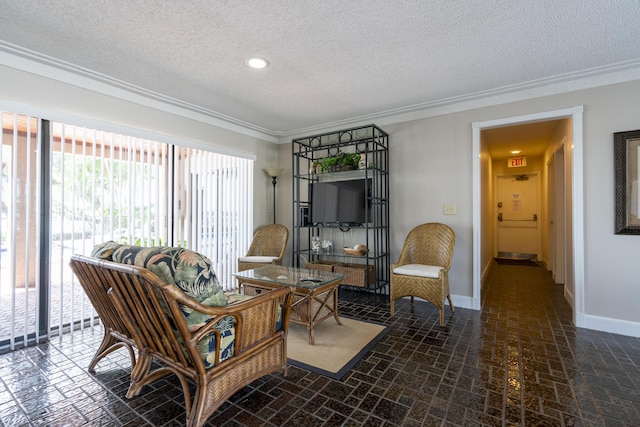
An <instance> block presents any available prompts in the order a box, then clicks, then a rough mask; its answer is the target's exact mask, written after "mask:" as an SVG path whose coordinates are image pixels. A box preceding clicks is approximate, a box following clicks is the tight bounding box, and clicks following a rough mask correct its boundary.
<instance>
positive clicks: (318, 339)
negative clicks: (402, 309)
mask: <svg viewBox="0 0 640 427" xmlns="http://www.w3.org/2000/svg"><path fill="white" fill-rule="evenodd" d="M340 321H341V322H342V325H338V323H337V322H336V321H335V319H333V318H329V319H327V320H325V321H324V322H322V323H320V324H319V325H316V326H315V328H314V336H315V344H314V345H311V344H309V336H308V333H307V328H306V327H304V326H301V325H293V324H289V333H288V335H287V357H288V362H289V364H290V365H293V366H297V367H300V368H303V369H306V370H308V371H311V372H315V373H317V374H320V375H324V376H326V377H329V378H333V379H336V380H339V379H341V378H342V377H343V376H344V375H345V374H346V373H347V372H349V370H350V369H351V368H353V366H354V365H355V364H356V363H358V361H359V360H360V359H362V358H363V357H364V356H365V355H366V354H367V353H368V352H369V351H370V350H371V348H373V346H374V345H376V343H377V342H378V341H380V339H381V338H382V337H384V336H385V335H386V334H387V332H389V331H390V330H391V326H385V325H380V324H377V323H370V322H363V321H360V320H355V319H350V318H347V317H340Z"/></svg>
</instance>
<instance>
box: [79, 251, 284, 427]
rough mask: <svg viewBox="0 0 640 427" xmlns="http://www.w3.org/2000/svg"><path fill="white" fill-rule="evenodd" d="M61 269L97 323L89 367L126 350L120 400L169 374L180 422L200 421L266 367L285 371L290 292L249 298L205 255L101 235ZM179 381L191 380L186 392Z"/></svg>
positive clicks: (267, 370) (184, 383) (185, 385)
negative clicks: (221, 278) (226, 283)
mask: <svg viewBox="0 0 640 427" xmlns="http://www.w3.org/2000/svg"><path fill="white" fill-rule="evenodd" d="M70 266H71V268H72V270H73V271H74V273H75V275H76V277H77V278H78V281H79V282H80V283H81V285H82V286H83V288H84V290H85V292H86V293H87V296H88V297H89V299H90V300H91V302H92V304H93V306H94V308H95V309H96V312H97V313H98V315H99V316H100V318H101V320H102V323H103V325H104V334H105V335H104V338H103V341H102V344H101V345H100V347H99V349H98V351H97V352H96V355H95V356H94V358H93V360H92V361H91V363H90V365H89V369H90V370H93V369H94V368H95V366H96V364H97V363H98V362H99V361H100V360H101V359H102V358H103V357H105V356H106V355H107V354H109V353H111V352H112V351H114V350H116V349H118V348H120V347H125V348H127V349H128V351H129V354H130V356H131V362H132V369H131V383H130V387H129V390H128V392H127V397H128V398H130V397H133V396H136V395H138V394H139V393H140V391H141V389H142V388H143V387H144V386H145V385H146V384H149V383H151V382H153V381H155V380H157V379H159V378H162V377H164V376H166V375H169V374H175V375H177V376H178V378H179V380H180V383H181V384H182V388H183V392H184V398H185V407H186V412H187V414H186V416H187V425H188V426H201V425H202V424H204V423H205V422H206V420H207V419H208V418H209V417H210V416H211V415H212V414H213V413H214V412H215V410H216V409H217V408H218V407H219V406H220V405H221V404H222V403H224V402H225V401H226V400H227V399H228V398H229V397H231V396H232V395H233V394H234V393H235V392H236V391H238V390H239V389H241V388H242V387H244V386H245V385H247V384H249V383H250V382H252V381H254V380H255V379H257V378H260V377H262V376H264V375H267V374H269V373H271V372H276V371H283V372H284V375H286V374H287V356H286V353H287V351H286V350H287V348H286V335H287V330H288V322H289V314H290V310H291V302H292V293H291V290H290V289H280V290H277V291H273V292H268V293H265V294H261V295H259V296H255V297H245V296H242V295H236V294H229V293H224V292H223V291H222V289H221V288H220V286H219V285H218V282H217V279H216V277H215V273H214V271H213V269H212V268H211V264H210V262H209V260H208V259H207V258H206V257H204V256H202V255H200V254H198V253H196V252H193V251H190V250H188V249H184V248H170V247H154V248H141V247H136V246H126V245H118V244H115V243H113V242H107V243H105V244H103V245H99V246H97V247H96V248H95V249H94V251H93V253H92V256H91V257H87V256H82V255H74V256H73V257H72V258H71V261H70ZM135 350H137V358H136V354H135V353H136V351H135ZM154 360H156V361H159V362H160V363H159V364H153V365H152V362H153V361H154ZM188 380H191V381H192V382H193V383H195V394H194V396H193V399H191V392H190V389H189V384H188Z"/></svg>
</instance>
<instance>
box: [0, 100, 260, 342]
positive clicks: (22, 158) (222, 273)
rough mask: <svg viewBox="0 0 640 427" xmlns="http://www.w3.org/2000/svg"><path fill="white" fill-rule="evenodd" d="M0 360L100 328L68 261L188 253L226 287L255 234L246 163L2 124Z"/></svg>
mask: <svg viewBox="0 0 640 427" xmlns="http://www.w3.org/2000/svg"><path fill="white" fill-rule="evenodd" d="M2 129H3V139H2V183H1V186H0V201H1V202H2V205H1V212H0V213H1V217H0V229H1V233H2V234H1V238H2V240H1V242H0V245H1V246H0V298H1V301H0V303H1V304H0V351H1V350H2V349H3V348H4V349H6V348H10V349H13V348H15V346H16V345H24V344H26V343H29V342H38V341H41V340H42V339H46V338H48V337H51V336H56V335H59V334H61V333H64V332H66V331H69V330H72V329H79V328H84V327H86V326H92V325H94V324H96V323H97V321H98V320H97V318H96V315H95V312H94V310H93V307H92V306H91V304H90V303H89V301H88V299H87V298H86V296H85V294H84V292H83V290H82V288H81V286H80V285H79V283H77V281H76V280H75V277H74V276H73V274H72V272H71V270H70V269H69V266H68V263H69V257H70V256H71V255H72V254H74V253H78V254H86V255H88V254H90V253H91V249H92V248H93V247H94V246H95V245H96V244H98V243H102V242H104V241H108V240H113V241H116V242H119V243H126V244H133V245H139V246H158V245H171V246H182V247H189V248H191V249H194V250H196V251H199V252H201V253H203V254H205V255H206V256H208V257H209V258H211V260H212V261H213V263H214V266H215V267H216V272H217V274H218V277H219V279H220V281H221V283H222V285H223V286H224V287H225V288H226V289H231V288H233V287H235V282H234V280H233V277H232V276H231V273H233V272H234V271H235V268H236V260H237V258H238V256H241V255H243V254H244V253H245V252H246V250H247V245H248V242H249V241H250V236H251V232H252V208H253V207H252V203H251V200H252V198H253V192H252V182H253V161H251V160H247V159H242V158H237V157H233V156H227V155H221V154H217V153H212V152H209V151H204V150H195V149H191V148H185V147H179V146H176V145H172V144H167V143H162V142H158V141H152V140H149V139H143V138H135V137H131V136H126V135H119V134H115V133H111V132H105V131H99V130H95V129H87V128H83V127H78V126H72V125H67V124H62V123H55V122H48V121H46V120H38V119H36V118H33V117H28V116H21V115H17V114H13V113H3V114H2Z"/></svg>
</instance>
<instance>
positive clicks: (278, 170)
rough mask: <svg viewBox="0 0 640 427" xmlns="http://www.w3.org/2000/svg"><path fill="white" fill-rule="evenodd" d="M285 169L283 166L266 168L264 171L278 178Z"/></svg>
mask: <svg viewBox="0 0 640 427" xmlns="http://www.w3.org/2000/svg"><path fill="white" fill-rule="evenodd" d="M283 170H284V169H282V168H264V171H265V172H266V173H267V175H269V176H270V177H271V178H277V177H278V175H280V174H281V173H282V171H283Z"/></svg>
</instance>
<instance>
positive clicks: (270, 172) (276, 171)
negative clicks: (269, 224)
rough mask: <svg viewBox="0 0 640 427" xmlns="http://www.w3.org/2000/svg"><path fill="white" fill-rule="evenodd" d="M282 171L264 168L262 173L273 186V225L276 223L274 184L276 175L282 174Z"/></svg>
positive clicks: (276, 179) (276, 180)
mask: <svg viewBox="0 0 640 427" xmlns="http://www.w3.org/2000/svg"><path fill="white" fill-rule="evenodd" d="M283 170H284V169H281V168H265V169H264V171H265V172H266V173H267V175H269V176H270V177H271V183H272V184H273V223H274V224H275V223H276V182H278V175H280V174H281V173H282V171H283Z"/></svg>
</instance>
